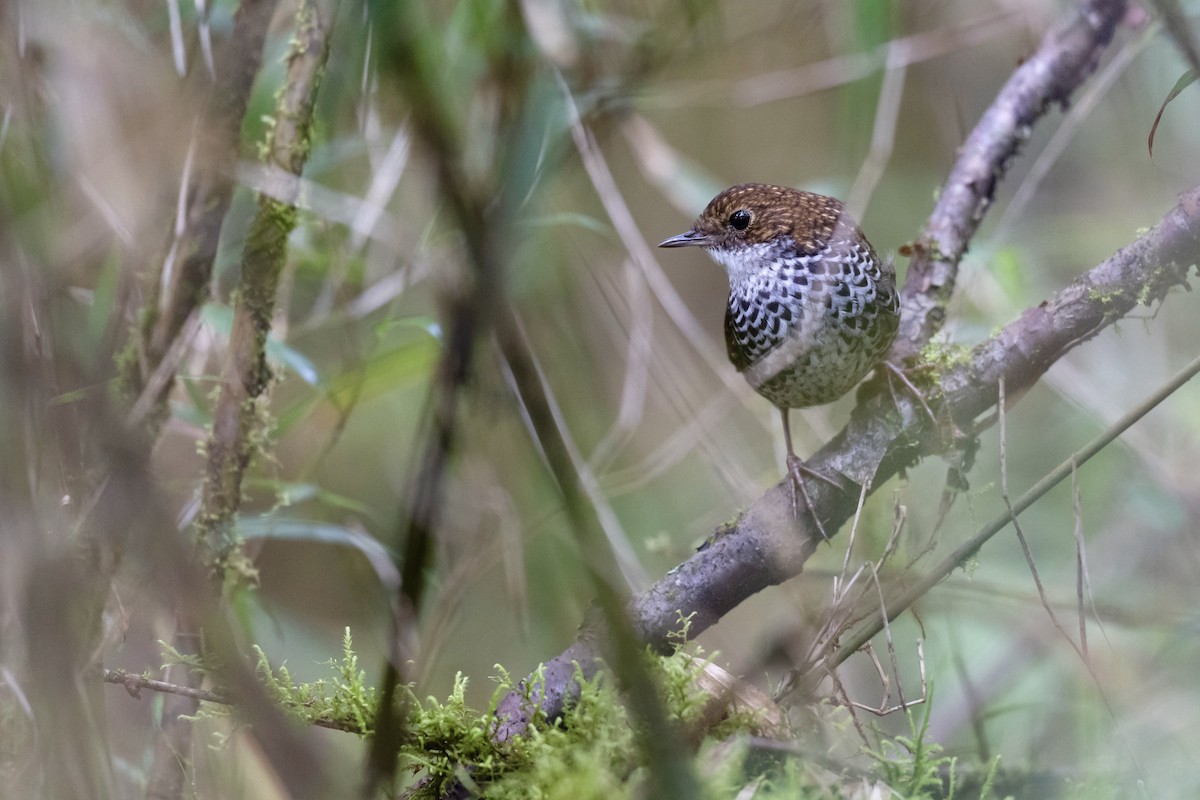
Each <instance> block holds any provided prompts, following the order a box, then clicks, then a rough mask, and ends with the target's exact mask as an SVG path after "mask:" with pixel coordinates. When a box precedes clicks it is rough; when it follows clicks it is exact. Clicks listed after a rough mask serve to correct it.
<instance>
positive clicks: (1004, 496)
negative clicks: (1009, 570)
mask: <svg viewBox="0 0 1200 800" xmlns="http://www.w3.org/2000/svg"><path fill="white" fill-rule="evenodd" d="M998 389H999V391H998V394H999V400H998V401H997V403H996V413H997V414H998V415H999V418H1000V499H1001V500H1002V501H1003V502H1004V507H1005V508H1007V509H1008V515H1009V517H1010V518H1011V520H1012V526H1013V532H1014V533H1016V534H1017V541H1018V542H1020V543H1021V552H1022V553H1024V554H1025V563H1026V565H1028V566H1029V574H1030V575H1032V576H1033V584H1034V586H1036V587H1037V593H1038V599H1039V600H1041V601H1042V608H1043V609H1044V610H1045V611H1046V616H1048V617H1050V622H1051V624H1053V625H1054V628H1055V629H1056V630H1057V631H1058V632H1059V633H1060V634H1062V637H1063V638H1064V639H1066V640H1067V642H1068V643H1069V644H1070V645H1071V649H1072V650H1074V651H1075V653H1076V655H1078V656H1079V657H1080V658H1081V659H1083V660H1084V662H1085V663H1086V662H1087V656H1086V655H1084V652H1083V651H1082V650H1081V649H1080V648H1079V644H1078V643H1076V641H1075V640H1074V639H1072V638H1071V635H1070V634H1069V633H1067V629H1066V628H1064V627H1063V625H1062V623H1061V622H1059V619H1058V615H1057V614H1055V613H1054V609H1053V608H1052V607H1051V606H1050V600H1049V598H1047V597H1046V587H1045V586H1044V585H1043V584H1042V578H1041V576H1040V575H1039V574H1038V569H1037V564H1036V563H1035V562H1034V560H1033V553H1032V552H1030V550H1029V541H1028V540H1027V539H1026V538H1025V531H1023V530H1021V523H1020V522H1019V521H1018V520H1017V515H1016V514H1015V513H1013V507H1012V501H1011V500H1010V499H1009V496H1008V428H1007V420H1008V413H1007V411H1006V410H1005V405H1006V402H1005V398H1004V379H1003V378H1001V379H1000V385H999V387H998ZM1071 474H1072V475H1073V474H1075V462H1074V461H1072V462H1071Z"/></svg>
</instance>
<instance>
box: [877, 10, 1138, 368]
mask: <svg viewBox="0 0 1200 800" xmlns="http://www.w3.org/2000/svg"><path fill="white" fill-rule="evenodd" d="M1124 14H1125V3H1124V2H1120V1H1119V0H1088V2H1085V3H1083V4H1081V5H1080V7H1079V8H1078V9H1077V10H1076V11H1074V12H1073V13H1072V14H1071V15H1070V17H1069V18H1068V19H1067V20H1065V21H1064V22H1063V23H1062V24H1060V25H1059V26H1057V27H1056V28H1054V29H1053V30H1051V31H1050V32H1049V33H1047V34H1046V36H1045V38H1044V39H1043V40H1042V43H1041V46H1040V47H1039V48H1038V51H1037V52H1036V53H1034V55H1033V56H1031V57H1030V58H1029V59H1028V60H1027V61H1025V62H1024V63H1023V64H1021V66H1020V67H1018V68H1017V69H1016V71H1015V72H1013V75H1012V77H1011V78H1009V79H1008V82H1007V83H1006V84H1004V88H1002V89H1001V90H1000V93H999V94H998V95H996V99H995V100H994V101H993V102H992V104H991V106H989V107H988V110H987V111H986V112H985V113H984V115H983V117H982V118H981V119H980V120H979V123H978V124H977V125H976V126H975V129H974V130H973V131H972V132H971V135H970V136H969V137H967V141H966V142H964V143H963V145H962V147H961V148H960V149H959V152H958V157H957V158H956V159H955V162H954V168H953V169H952V170H951V171H950V175H949V177H948V178H946V182H945V183H944V184H943V185H942V189H941V193H940V194H939V196H938V202H937V206H936V207H935V208H934V210H933V213H932V214H931V215H930V217H929V221H928V222H927V223H926V225H925V230H924V231H923V232H922V233H921V237H920V239H919V240H918V241H917V244H916V246H915V248H914V250H915V253H914V256H913V259H912V261H911V262H910V263H909V265H908V276H907V277H906V279H905V282H904V293H903V297H902V307H901V316H900V333H899V334H898V335H897V336H896V343H895V344H894V345H892V360H893V361H894V362H895V363H901V362H902V361H903V360H905V359H907V358H910V357H912V356H914V355H916V353H917V352H919V351H920V349H921V348H922V347H923V346H924V345H925V343H926V342H928V341H929V340H930V338H931V337H932V336H933V335H934V334H935V333H937V332H938V331H939V330H940V329H941V327H942V324H943V322H944V321H945V313H946V303H947V302H948V301H949V300H950V295H951V294H952V293H953V292H954V281H955V278H956V277H957V275H958V265H959V262H960V261H962V257H963V255H964V254H965V253H966V252H967V247H968V245H969V244H970V242H971V238H972V237H973V236H974V235H975V232H976V231H977V230H978V229H979V224H980V222H982V220H983V216H984V214H985V213H986V212H987V210H988V207H989V206H990V205H991V204H992V201H993V199H994V197H995V191H996V185H997V184H998V183H999V182H1000V179H1001V178H1003V177H1004V175H1005V173H1006V172H1007V171H1008V166H1009V163H1010V162H1011V161H1012V159H1013V157H1014V156H1016V155H1017V153H1018V151H1019V150H1020V148H1021V145H1022V144H1023V143H1024V142H1025V140H1026V139H1028V138H1029V134H1030V131H1031V129H1032V127H1033V125H1034V124H1035V123H1036V122H1037V121H1038V120H1039V119H1041V118H1042V117H1043V116H1044V115H1045V114H1046V112H1047V111H1048V110H1049V109H1050V107H1051V106H1052V105H1053V104H1055V103H1057V104H1059V105H1062V106H1066V105H1067V103H1068V102H1069V101H1070V98H1071V95H1072V93H1074V91H1075V90H1076V89H1077V88H1079V86H1080V85H1082V84H1083V82H1084V81H1085V80H1087V79H1088V77H1090V76H1091V74H1092V73H1093V72H1094V71H1095V70H1096V66H1097V64H1098V63H1099V60H1100V53H1101V52H1102V51H1103V50H1104V48H1105V47H1107V46H1108V43H1109V42H1110V41H1111V40H1112V37H1113V32H1114V31H1115V30H1116V27H1117V23H1118V22H1120V21H1121V18H1122V17H1123V16H1124Z"/></svg>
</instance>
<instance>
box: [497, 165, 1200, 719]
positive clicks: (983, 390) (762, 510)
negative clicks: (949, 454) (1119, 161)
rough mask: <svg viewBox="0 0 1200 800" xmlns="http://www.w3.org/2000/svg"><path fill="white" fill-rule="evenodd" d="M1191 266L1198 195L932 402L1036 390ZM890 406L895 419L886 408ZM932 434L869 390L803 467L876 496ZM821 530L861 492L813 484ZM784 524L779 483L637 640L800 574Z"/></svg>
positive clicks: (504, 715) (924, 450) (974, 405)
mask: <svg viewBox="0 0 1200 800" xmlns="http://www.w3.org/2000/svg"><path fill="white" fill-rule="evenodd" d="M1198 261H1200V188H1197V189H1195V190H1193V191H1191V192H1189V193H1187V194H1185V195H1183V196H1182V197H1181V198H1180V202H1179V204H1178V205H1177V206H1175V208H1173V209H1171V210H1170V211H1169V212H1168V213H1167V214H1166V216H1164V217H1163V219H1162V220H1161V221H1160V222H1159V224H1158V225H1156V226H1155V227H1154V228H1153V229H1152V230H1150V231H1149V232H1148V233H1146V234H1145V235H1144V236H1142V237H1140V238H1138V239H1137V240H1136V241H1134V242H1133V243H1132V244H1130V245H1129V246H1128V247H1125V248H1123V249H1122V250H1120V251H1118V252H1117V253H1116V254H1115V255H1113V256H1112V257H1111V258H1109V259H1108V260H1107V261H1105V262H1104V263H1102V264H1100V265H1099V266H1097V267H1095V268H1094V269H1092V270H1090V271H1089V272H1087V273H1085V274H1083V275H1081V276H1080V277H1079V278H1078V279H1076V280H1075V281H1074V282H1073V283H1072V284H1071V285H1070V286H1068V287H1066V288H1065V289H1063V290H1062V291H1060V292H1058V293H1057V294H1056V295H1054V296H1053V297H1052V298H1050V299H1049V300H1047V301H1045V302H1043V303H1041V304H1040V305H1038V306H1036V307H1034V308H1031V309H1029V310H1027V311H1026V312H1025V313H1024V314H1023V315H1022V316H1021V317H1020V318H1019V319H1017V320H1015V321H1014V322H1012V323H1010V324H1009V325H1008V326H1006V327H1005V328H1004V329H1003V330H1001V331H1000V332H999V333H998V334H996V335H995V336H993V337H992V338H990V339H988V340H986V341H984V342H983V343H981V344H979V345H978V346H977V347H975V348H974V349H973V350H972V351H971V354H970V356H969V357H968V358H966V359H965V360H963V361H962V363H960V364H959V365H957V366H955V367H953V368H951V369H949V370H947V371H946V372H945V373H944V374H943V375H942V377H941V381H940V384H939V386H938V387H937V390H936V392H935V393H934V395H935V396H934V397H933V398H931V399H936V400H938V401H940V403H941V404H943V407H944V409H945V411H946V412H947V413H949V414H950V415H951V416H952V417H953V419H954V420H955V421H957V422H959V423H961V424H967V423H969V422H971V421H972V420H974V419H975V418H976V417H978V416H979V415H980V414H982V413H984V412H985V411H987V410H988V409H990V408H992V407H993V406H995V404H996V400H997V397H998V387H999V382H1000V381H1001V380H1003V381H1004V382H1005V384H1006V386H1008V387H1010V388H1011V390H1012V394H1013V395H1014V396H1018V395H1019V394H1020V392H1021V390H1023V389H1025V388H1027V387H1029V386H1031V385H1032V384H1033V383H1035V382H1036V381H1037V380H1038V379H1039V378H1040V377H1041V376H1042V374H1043V373H1045V371H1046V370H1047V369H1049V368H1050V367H1051V366H1052V365H1053V364H1054V362H1055V361H1057V360H1058V359H1059V358H1061V357H1062V356H1063V355H1064V354H1066V353H1067V352H1068V351H1070V350H1071V349H1073V348H1074V347H1076V346H1077V345H1079V344H1082V343H1083V342H1085V341H1087V340H1088V339H1091V338H1092V337H1093V336H1095V335H1096V334H1097V333H1099V332H1100V331H1102V330H1103V329H1104V328H1106V327H1108V326H1109V325H1112V324H1113V323H1115V322H1117V321H1118V320H1120V319H1122V318H1123V317H1124V316H1125V315H1126V314H1128V313H1129V312H1130V311H1131V310H1133V309H1134V308H1135V307H1136V306H1138V305H1139V304H1143V303H1144V304H1151V303H1153V302H1155V301H1161V300H1163V299H1164V298H1165V297H1166V295H1167V293H1168V292H1169V291H1170V290H1171V289H1172V288H1174V287H1177V286H1183V287H1185V288H1186V287H1187V278H1188V273H1189V272H1190V271H1191V270H1192V269H1193V267H1194V265H1195V264H1196V263H1197V262H1198ZM896 409H898V410H899V412H900V413H899V415H897V414H896V413H895V410H896ZM938 440H939V436H938V435H937V431H934V430H932V428H931V425H930V423H929V419H928V417H927V416H926V415H925V414H924V413H923V412H922V410H921V408H920V405H919V403H918V401H917V400H915V399H913V398H910V397H908V396H900V397H897V398H893V397H891V396H888V395H887V394H886V393H884V394H879V395H876V396H875V397H873V398H871V399H869V400H868V401H866V402H864V403H863V404H861V405H860V406H859V407H858V408H857V409H855V412H854V414H853V415H852V417H851V420H850V423H849V424H848V425H847V426H846V427H845V428H844V429H843V430H842V431H841V432H840V433H839V434H838V435H837V436H836V437H834V439H833V440H832V441H831V442H830V443H829V444H828V445H826V446H825V447H824V448H823V449H822V450H821V451H820V452H818V453H817V454H816V455H815V456H813V457H812V458H811V459H810V460H809V461H808V462H807V463H808V464H809V465H810V466H811V467H812V468H813V469H816V470H819V471H821V472H823V473H825V474H834V473H837V472H842V473H853V471H854V470H855V469H856V466H855V465H861V464H878V465H879V466H878V469H877V470H876V471H875V472H874V474H873V475H872V476H869V477H868V479H867V480H868V481H869V483H870V488H871V489H872V490H873V489H874V488H877V487H878V486H880V485H881V484H882V483H883V482H884V481H886V480H887V479H888V478H890V477H892V476H893V475H895V474H896V473H897V472H899V471H900V470H901V469H902V468H904V467H905V466H906V465H908V464H910V463H912V462H913V461H914V460H916V459H919V458H921V457H924V456H928V455H931V454H934V453H936V452H938V451H939V449H940V442H939V441H938ZM810 492H811V493H812V495H813V498H812V499H813V502H814V504H815V505H816V508H817V511H818V513H819V514H820V515H821V517H822V518H823V519H824V520H825V521H826V522H825V525H826V528H827V529H828V530H835V529H836V528H837V527H839V526H841V525H842V524H843V523H844V522H846V521H847V520H848V519H849V518H850V516H851V515H852V514H853V513H854V510H855V507H856V502H855V501H856V498H857V495H858V493H857V492H851V493H845V494H839V493H838V492H836V491H835V490H834V489H831V488H829V487H827V486H825V485H814V486H813V487H811V488H810ZM799 523H800V524H802V525H805V530H801V531H798V530H796V529H795V527H793V520H792V513H791V506H790V500H789V494H788V487H787V485H786V482H785V483H781V484H779V485H777V486H775V487H773V488H772V489H771V490H769V491H768V492H767V493H766V494H765V495H763V496H762V497H761V498H760V499H759V500H758V501H757V502H755V503H754V504H753V505H752V506H750V508H748V509H747V510H746V511H744V512H743V513H742V514H741V515H740V516H739V517H738V519H737V520H736V521H735V522H733V523H731V524H729V525H727V526H723V527H722V528H719V529H717V530H716V531H714V533H713V538H712V539H710V541H709V543H708V544H707V545H706V546H705V547H704V548H703V549H701V550H700V551H699V552H698V553H696V554H695V555H694V556H692V557H691V558H690V559H688V560H687V561H685V562H684V563H683V564H681V565H679V566H678V567H676V568H675V569H674V570H672V571H671V572H670V573H669V574H668V575H667V577H665V578H664V579H663V580H661V581H659V582H658V583H657V584H655V585H654V586H653V587H651V588H650V589H649V590H648V591H646V592H644V593H643V594H641V595H639V596H638V597H637V598H635V599H634V601H633V603H632V604H631V605H630V614H631V615H632V617H633V619H634V624H635V626H636V627H637V629H638V631H639V633H640V634H641V635H642V637H643V639H644V640H645V641H646V642H647V643H648V644H650V645H652V646H655V647H659V648H661V647H665V646H667V645H668V643H669V640H668V634H670V633H671V632H672V631H673V630H675V629H676V628H677V627H678V624H679V622H678V620H679V613H680V611H682V612H683V613H685V614H689V613H690V614H692V615H693V616H692V617H691V622H690V627H689V633H690V634H692V635H695V634H698V633H700V632H702V631H704V630H705V629H706V628H708V627H709V626H710V625H712V624H713V623H714V622H716V621H717V620H718V619H720V618H721V617H722V616H723V615H724V614H725V613H727V612H728V611H730V610H731V609H733V608H734V607H735V606H737V605H738V604H739V603H741V602H742V601H743V600H745V599H747V598H748V597H750V596H751V595H753V594H755V593H757V592H759V591H761V590H762V589H765V588H767V587H769V586H773V585H775V584H778V583H781V582H783V581H784V580H787V579H788V578H791V577H793V576H795V575H798V574H799V573H800V571H801V570H802V569H803V566H804V563H805V561H807V560H808V558H809V556H811V555H812V553H813V551H814V550H815V549H816V546H817V544H818V543H819V542H820V538H819V537H818V536H817V535H816V534H815V533H814V532H813V531H811V530H808V529H807V524H806V521H805V520H804V519H801V520H800V521H799ZM602 636H603V634H602V631H600V630H599V629H598V627H597V626H596V625H594V624H590V623H588V624H585V626H584V628H583V629H582V630H581V632H580V634H579V637H578V639H577V640H576V642H575V644H573V645H572V646H571V647H570V648H569V649H568V650H567V651H566V652H564V653H563V654H561V655H560V656H558V657H557V658H555V659H552V660H551V661H549V662H547V664H546V685H545V687H544V688H543V689H542V691H541V692H540V693H539V694H537V695H535V697H537V699H538V701H539V703H540V704H541V711H542V712H543V713H545V714H547V715H549V716H551V717H553V716H555V715H557V714H559V713H561V711H562V708H563V702H564V700H567V699H569V698H570V697H571V692H572V686H571V680H572V675H571V671H572V669H573V667H572V666H571V664H572V662H578V663H579V664H580V665H581V667H583V670H584V674H585V675H589V674H591V673H592V672H594V670H595V669H596V658H597V656H598V652H599V651H598V650H597V647H596V642H598V641H600V640H601V639H602ZM532 711H533V709H531V708H530V707H528V705H527V704H525V703H523V702H522V700H521V698H520V697H519V695H516V694H514V695H510V696H509V697H506V698H505V699H504V700H503V701H502V702H501V703H500V705H499V706H498V708H497V716H498V717H499V721H498V724H497V737H498V738H501V739H504V738H508V737H510V736H513V735H519V734H520V733H521V732H522V731H523V730H524V728H525V725H526V724H527V722H528V720H529V718H530V715H531V713H532Z"/></svg>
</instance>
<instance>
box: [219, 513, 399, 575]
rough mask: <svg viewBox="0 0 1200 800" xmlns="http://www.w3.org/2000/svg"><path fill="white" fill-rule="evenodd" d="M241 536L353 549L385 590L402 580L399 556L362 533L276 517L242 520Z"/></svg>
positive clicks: (345, 528) (321, 523)
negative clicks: (362, 558) (364, 558)
mask: <svg viewBox="0 0 1200 800" xmlns="http://www.w3.org/2000/svg"><path fill="white" fill-rule="evenodd" d="M237 532H238V534H239V535H240V536H241V537H242V538H243V539H245V540H247V541H249V540H251V539H278V540H288V541H293V542H315V543H318V544H332V545H337V546H339V547H350V548H353V549H355V550H357V551H359V552H360V553H362V554H363V555H364V556H365V557H366V559H367V563H369V564H370V565H371V568H372V569H374V570H375V574H376V575H378V576H379V582H380V584H382V585H383V586H384V587H385V588H388V589H391V588H393V587H395V586H396V585H397V584H398V582H399V580H400V573H399V572H398V571H397V569H396V561H397V559H398V556H397V555H396V554H394V553H392V552H391V551H390V550H388V548H386V547H384V546H383V545H382V544H380V543H379V541H378V540H376V539H374V538H372V537H371V536H369V535H367V534H366V533H363V532H362V531H358V530H354V529H353V528H347V527H344V526H342V525H333V524H331V523H327V522H316V521H314V520H307V519H299V518H296V517H281V516H277V515H274V514H266V515H262V516H251V517H239V518H238V521H237Z"/></svg>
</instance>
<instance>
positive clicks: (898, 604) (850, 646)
mask: <svg viewBox="0 0 1200 800" xmlns="http://www.w3.org/2000/svg"><path fill="white" fill-rule="evenodd" d="M1197 373H1200V357H1197V358H1196V359H1194V360H1193V361H1192V362H1191V363H1190V364H1188V365H1187V366H1186V367H1184V368H1183V369H1182V370H1180V371H1179V372H1178V373H1177V374H1176V375H1175V376H1174V377H1173V378H1171V380H1169V381H1167V382H1166V383H1165V384H1163V385H1162V386H1161V387H1159V389H1158V391H1156V392H1154V393H1153V394H1152V395H1150V396H1149V397H1147V398H1146V399H1145V400H1143V401H1142V402H1141V403H1139V404H1138V405H1137V406H1136V407H1135V408H1133V409H1132V410H1130V411H1129V412H1128V413H1127V414H1125V415H1124V416H1123V417H1121V419H1119V420H1117V421H1116V422H1115V423H1114V424H1113V425H1112V426H1111V427H1109V428H1108V429H1107V430H1105V431H1104V432H1103V433H1101V434H1100V435H1099V436H1097V437H1096V438H1095V439H1093V440H1092V441H1090V442H1088V443H1087V444H1086V445H1084V446H1083V447H1082V448H1080V449H1079V450H1078V451H1076V452H1075V453H1074V454H1073V455H1072V456H1071V457H1070V458H1068V459H1067V460H1066V461H1064V462H1063V463H1061V464H1059V465H1058V466H1057V467H1055V468H1054V469H1053V470H1051V471H1050V472H1048V473H1047V474H1046V475H1045V476H1044V477H1043V478H1042V479H1041V480H1040V481H1038V482H1037V483H1035V484H1034V485H1033V486H1032V487H1030V489H1029V490H1028V491H1026V492H1025V493H1024V494H1023V495H1021V496H1020V497H1018V498H1017V500H1016V502H1014V503H1012V505H1011V507H1010V508H1009V510H1008V511H1007V512H1006V513H1004V514H1001V515H1000V516H998V517H996V518H995V519H994V520H992V521H991V522H990V523H988V524H987V525H986V526H984V527H983V529H982V530H980V531H979V532H978V533H977V534H975V536H973V537H971V538H970V539H969V540H967V541H966V542H964V543H963V544H961V545H959V546H958V547H957V548H955V550H954V552H952V553H951V554H950V555H948V556H946V558H945V559H943V560H942V561H941V563H939V564H938V566H936V567H935V568H933V569H932V570H930V571H929V572H928V573H926V574H925V575H924V576H922V577H921V578H920V579H919V580H918V581H917V582H916V583H914V584H913V585H912V586H910V587H909V588H908V590H907V591H905V592H904V593H903V594H901V595H900V596H899V597H897V598H894V599H893V600H892V601H891V603H890V605H889V606H888V609H889V613H890V615H891V618H892V619H895V617H896V616H898V615H899V614H901V613H902V612H903V611H905V610H906V609H908V608H909V607H910V606H911V605H912V604H913V603H914V602H916V601H917V600H919V599H920V598H921V597H924V596H925V594H927V593H928V592H929V590H930V589H932V588H933V587H934V586H936V585H937V584H938V583H940V582H941V581H942V579H944V578H945V577H946V576H947V575H949V574H951V573H952V572H954V571H955V570H957V569H959V568H960V567H962V566H964V565H965V564H966V563H967V562H968V561H969V560H970V559H971V558H972V557H974V555H975V553H977V552H978V551H979V548H981V547H983V545H984V544H985V543H986V542H987V541H988V540H989V539H991V538H992V537H993V536H995V535H996V534H997V533H999V532H1000V531H1002V530H1004V528H1005V527H1007V526H1008V523H1009V522H1011V521H1012V520H1013V519H1014V518H1015V517H1016V516H1017V515H1018V514H1021V513H1022V512H1024V511H1025V510H1026V509H1027V508H1029V507H1030V506H1031V505H1033V504H1034V503H1035V502H1037V501H1038V500H1039V499H1041V497H1042V496H1043V495H1045V494H1046V493H1047V492H1049V491H1050V490H1051V489H1053V488H1054V487H1055V486H1057V485H1058V484H1060V483H1062V481H1064V480H1065V479H1066V478H1068V477H1070V475H1071V472H1072V470H1074V469H1075V468H1076V467H1077V466H1082V465H1084V464H1086V463H1087V462H1088V460H1089V459H1091V458H1092V456H1094V455H1096V454H1097V453H1099V452H1100V451H1101V450H1103V449H1104V448H1105V447H1107V446H1108V445H1109V444H1111V443H1112V442H1113V441H1115V440H1116V439H1117V437H1119V436H1120V435H1121V434H1122V433H1124V432H1125V430H1126V429H1128V428H1129V427H1130V426H1131V425H1133V424H1134V423H1135V422H1137V421H1138V420H1140V419H1141V418H1142V417H1144V416H1145V415H1146V414H1148V413H1149V412H1150V411H1152V410H1153V409H1154V408H1155V407H1156V406H1158V405H1159V404H1160V403H1162V402H1163V401H1164V400H1166V399H1167V398H1168V397H1170V396H1171V395H1172V394H1174V393H1175V392H1176V391H1178V390H1179V388H1180V387H1182V386H1183V385H1184V384H1185V383H1187V382H1188V381H1189V380H1191V379H1192V378H1193V377H1195V376H1196V374H1197ZM880 630H882V625H879V624H869V625H866V626H864V627H863V628H862V629H861V630H859V631H857V632H855V634H854V635H853V636H851V637H850V638H849V639H847V640H846V641H844V642H842V647H841V650H839V652H838V654H837V655H836V656H835V663H841V662H842V661H844V660H845V659H846V658H848V657H849V656H850V655H852V654H853V653H854V651H855V650H857V649H858V648H859V647H862V646H863V644H865V643H866V642H868V641H870V640H871V639H872V638H873V637H874V636H875V634H877V633H879V631H880Z"/></svg>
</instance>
